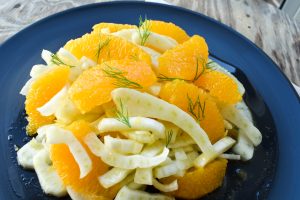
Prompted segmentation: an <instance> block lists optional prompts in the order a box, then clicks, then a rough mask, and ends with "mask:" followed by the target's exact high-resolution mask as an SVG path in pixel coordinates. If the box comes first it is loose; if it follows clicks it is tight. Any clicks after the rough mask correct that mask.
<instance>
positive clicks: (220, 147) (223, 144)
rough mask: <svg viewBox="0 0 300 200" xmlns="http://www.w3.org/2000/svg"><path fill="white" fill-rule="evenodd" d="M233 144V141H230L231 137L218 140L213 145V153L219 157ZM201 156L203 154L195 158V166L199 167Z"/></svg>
mask: <svg viewBox="0 0 300 200" xmlns="http://www.w3.org/2000/svg"><path fill="white" fill-rule="evenodd" d="M234 144H235V140H234V139H232V138H231V137H228V136H226V137H224V138H222V139H220V140H218V141H217V142H216V143H215V144H214V146H213V147H214V149H215V152H216V153H217V154H218V156H219V155H221V154H222V153H224V152H226V151H227V150H228V149H230V148H231V147H232V146H233V145H234ZM202 156H203V154H201V155H200V156H199V157H198V158H196V160H195V162H194V163H195V165H196V166H201V162H202V159H201V157H202Z"/></svg>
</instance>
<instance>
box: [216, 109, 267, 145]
mask: <svg viewBox="0 0 300 200" xmlns="http://www.w3.org/2000/svg"><path fill="white" fill-rule="evenodd" d="M220 111H221V113H222V115H223V116H224V118H225V119H227V120H228V121H230V122H232V123H233V124H234V125H236V126H237V127H238V128H239V129H240V131H239V132H240V133H242V134H245V135H246V136H247V137H248V138H249V139H250V141H251V142H252V143H253V144H254V146H257V145H259V144H260V143H261V140H262V135H261V133H260V131H259V130H258V129H257V128H256V127H255V126H254V125H253V124H252V122H251V121H250V120H249V119H248V118H247V117H245V116H244V115H243V113H242V111H240V110H238V109H237V108H236V107H235V106H234V105H226V106H221V109H220Z"/></svg>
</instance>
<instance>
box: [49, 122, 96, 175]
mask: <svg viewBox="0 0 300 200" xmlns="http://www.w3.org/2000/svg"><path fill="white" fill-rule="evenodd" d="M46 141H47V143H48V144H61V143H63V144H66V145H68V147H69V149H70V152H71V153H72V155H73V157H74V159H75V161H76V163H77V164H78V166H79V169H80V178H83V177H85V176H86V175H87V174H88V173H89V172H90V171H91V170H92V161H91V159H90V157H89V155H88V154H87V152H86V150H85V149H84V147H83V146H82V144H81V143H80V142H79V141H78V140H77V138H76V137H75V136H74V135H73V133H72V132H71V131H68V130H64V129H62V128H59V127H57V126H50V127H49V128H48V129H47V139H46Z"/></svg>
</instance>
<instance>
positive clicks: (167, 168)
mask: <svg viewBox="0 0 300 200" xmlns="http://www.w3.org/2000/svg"><path fill="white" fill-rule="evenodd" d="M179 171H180V169H179V168H178V167H177V164H176V162H171V163H170V164H167V165H164V166H159V167H156V168H154V177H156V178H158V179H161V178H165V177H168V176H172V175H175V174H177V173H178V172H179Z"/></svg>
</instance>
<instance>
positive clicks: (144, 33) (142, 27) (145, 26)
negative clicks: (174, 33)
mask: <svg viewBox="0 0 300 200" xmlns="http://www.w3.org/2000/svg"><path fill="white" fill-rule="evenodd" d="M138 33H139V36H140V39H141V45H142V46H144V45H145V43H146V41H147V39H148V37H149V36H150V23H149V21H148V19H147V17H146V16H145V19H144V20H143V18H142V16H140V17H139V27H138Z"/></svg>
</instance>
